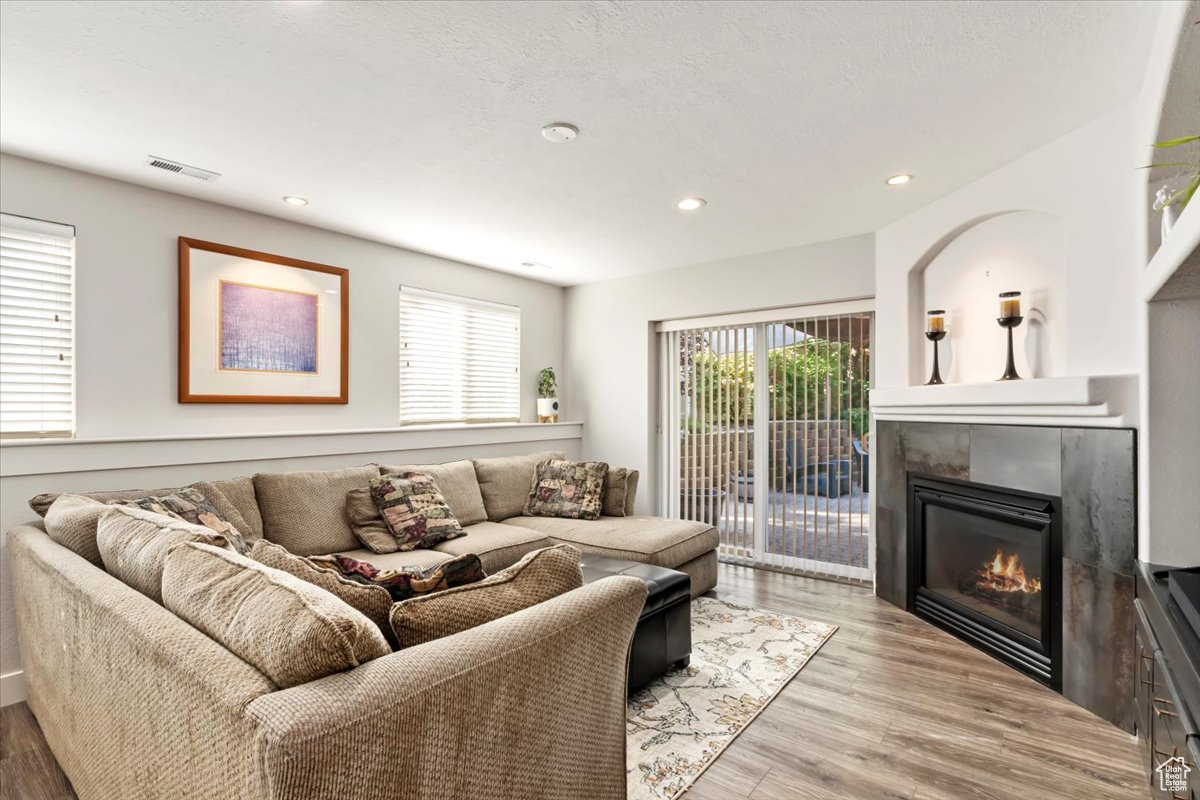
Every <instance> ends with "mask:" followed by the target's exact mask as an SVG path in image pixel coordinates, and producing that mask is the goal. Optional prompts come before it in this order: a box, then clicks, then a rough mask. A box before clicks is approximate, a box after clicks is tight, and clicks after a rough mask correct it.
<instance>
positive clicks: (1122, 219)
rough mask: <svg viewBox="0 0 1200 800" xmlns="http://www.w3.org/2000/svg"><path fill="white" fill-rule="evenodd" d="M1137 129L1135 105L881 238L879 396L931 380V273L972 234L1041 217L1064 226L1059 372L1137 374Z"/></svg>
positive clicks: (905, 220) (994, 175)
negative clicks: (1003, 217) (885, 389)
mask: <svg viewBox="0 0 1200 800" xmlns="http://www.w3.org/2000/svg"><path fill="white" fill-rule="evenodd" d="M1133 123H1134V112H1133V107H1132V105H1129V106H1125V107H1122V108H1119V109H1117V110H1115V111H1113V112H1111V113H1109V114H1106V115H1105V116H1103V117H1100V118H1099V119H1096V120H1094V121H1092V122H1090V123H1088V124H1087V125H1085V126H1083V127H1082V128H1079V129H1078V130H1075V131H1072V132H1071V133H1069V134H1067V135H1066V136H1063V137H1061V138H1060V139H1057V140H1055V141H1053V142H1051V143H1049V144H1047V145H1045V146H1044V147H1041V148H1039V149H1038V150H1035V151H1034V152H1032V153H1030V154H1029V155H1027V156H1024V157H1023V158H1020V159H1018V160H1017V161H1014V162H1013V163H1011V164H1009V165H1007V166H1005V167H1003V168H1001V169H998V170H996V171H995V172H992V173H990V174H988V175H986V176H984V177H983V178H980V179H979V180H977V181H975V182H973V183H970V184H968V185H967V186H964V187H963V188H961V189H959V190H957V191H955V192H952V193H950V194H949V195H946V196H945V197H942V198H941V199H939V200H937V201H935V202H933V203H931V204H929V205H928V206H925V207H924V208H922V209H920V210H919V211H917V212H915V213H913V214H910V215H909V216H907V217H904V218H903V219H901V220H899V221H897V222H894V223H892V224H891V225H889V226H887V227H885V228H883V229H881V230H880V231H879V232H878V233H877V234H876V255H877V257H876V270H875V281H876V296H877V298H878V301H877V302H878V316H877V321H876V325H877V331H878V344H877V347H876V351H875V353H874V358H875V365H876V383H875V385H876V386H881V387H882V386H889V387H890V386H907V385H912V384H919V383H923V382H924V381H925V379H926V377H927V376H925V375H924V374H923V373H924V370H925V363H926V362H925V358H926V355H925V350H926V349H927V348H928V342H926V341H925V338H924V337H923V336H922V335H921V326H922V325H923V322H924V313H925V311H926V308H925V307H924V303H923V301H922V298H921V291H920V287H921V273H922V270H923V269H925V268H926V267H927V266H928V265H929V263H930V262H931V261H932V260H933V259H934V258H935V257H936V256H937V255H938V254H939V253H941V252H944V250H945V249H947V248H948V247H950V246H951V244H952V243H953V242H954V240H955V239H957V238H958V237H959V236H961V235H963V234H964V233H966V232H968V231H970V230H971V229H972V228H973V227H974V226H976V225H978V224H980V223H983V222H985V221H987V220H989V219H991V218H993V217H997V216H998V215H1000V214H1005V213H1008V212H1012V211H1038V212H1042V213H1045V214H1050V215H1054V216H1057V217H1059V218H1061V219H1062V220H1063V221H1064V225H1065V247H1064V253H1063V264H1064V276H1063V279H1062V284H1061V285H1062V292H1061V294H1062V296H1063V298H1064V301H1065V302H1064V303H1062V304H1061V307H1059V308H1058V309H1057V310H1056V311H1055V313H1054V319H1053V320H1052V321H1048V322H1052V323H1053V324H1054V325H1055V326H1056V327H1057V329H1058V330H1059V331H1061V332H1062V334H1063V336H1062V341H1061V342H1060V343H1059V346H1060V347H1061V352H1062V356H1061V362H1062V363H1061V364H1056V365H1055V373H1056V374H1058V375H1120V374H1133V373H1136V372H1137V370H1138V364H1139V357H1138V356H1139V339H1138V333H1137V318H1138V314H1139V307H1138V302H1137V299H1136V289H1137V265H1139V264H1140V263H1143V262H1144V259H1143V257H1142V255H1141V253H1142V252H1143V249H1142V244H1141V238H1140V236H1139V234H1138V230H1139V226H1140V225H1141V224H1142V219H1143V208H1142V206H1141V203H1142V198H1141V194H1142V191H1141V190H1142V185H1143V182H1144V177H1143V176H1142V175H1141V174H1140V173H1139V172H1138V171H1137V169H1136V168H1137V166H1138V164H1137V154H1136V149H1135V148H1134V146H1133V144H1134V130H1135V129H1134V124H1133ZM985 256H986V253H985V252H983V251H977V252H976V253H975V257H977V258H983V257H985ZM964 266H966V264H965V263H964ZM1010 288H1012V289H1016V290H1021V289H1024V288H1026V287H1023V286H1012V287H1010ZM987 291H988V292H989V293H991V290H990V288H989V289H988V290H987ZM993 299H994V295H993ZM992 324H993V325H994V324H995V323H994V315H993V322H992ZM997 330H999V327H998V326H997ZM951 335H952V336H953V333H952V334H951ZM1056 360H1057V359H1056ZM1003 366H1004V365H1003V363H1001V364H999V365H998V369H999V370H1000V371H1002V370H1003Z"/></svg>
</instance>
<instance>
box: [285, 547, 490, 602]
mask: <svg viewBox="0 0 1200 800" xmlns="http://www.w3.org/2000/svg"><path fill="white" fill-rule="evenodd" d="M308 560H309V562H310V563H312V564H313V565H314V566H315V567H317V568H318V569H323V570H328V571H330V572H333V573H335V574H337V575H340V576H342V577H343V578H347V579H348V580H352V581H355V582H356V583H361V584H364V585H367V586H382V587H383V588H384V589H387V590H388V594H390V595H391V596H392V600H393V601H394V602H397V603H398V602H400V601H401V600H408V599H409V598H411V597H416V596H417V595H422V594H431V593H433V592H440V591H442V590H443V589H450V588H453V587H455V586H465V585H467V584H468V583H475V582H476V581H481V580H483V579H484V578H485V577H486V576H485V575H484V573H483V564H481V563H480V561H479V556H477V555H475V554H474V553H466V554H464V555H461V556H457V557H456V558H452V559H450V560H449V561H446V562H443V563H441V564H438V565H437V566H436V567H429V568H427V569H420V568H418V567H409V568H407V569H379V568H378V567H376V566H375V565H374V564H370V563H368V562H366V561H359V560H358V559H355V558H351V557H350V556H346V555H342V554H341V553H334V554H333V555H331V556H312V557H311V558H309V559H308Z"/></svg>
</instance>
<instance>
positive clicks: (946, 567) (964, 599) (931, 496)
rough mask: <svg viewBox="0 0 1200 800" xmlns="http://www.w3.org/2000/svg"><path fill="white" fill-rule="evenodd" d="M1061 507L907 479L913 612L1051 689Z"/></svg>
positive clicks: (1057, 640) (1049, 500) (1056, 649)
mask: <svg viewBox="0 0 1200 800" xmlns="http://www.w3.org/2000/svg"><path fill="white" fill-rule="evenodd" d="M1058 506H1059V500H1058V498H1055V497H1048V496H1044V495H1034V494H1030V493H1025V492H1017V491H1014V490H1008V489H999V488H996V487H992V486H987V485H984V484H978V483H970V482H966V481H951V480H945V479H938V478H932V477H926V476H917V475H910V476H909V515H908V522H909V540H908V544H909V547H910V550H909V599H908V603H909V606H908V607H909V610H911V611H912V612H913V613H914V614H916V615H917V616H919V617H922V618H924V619H926V620H928V621H929V622H931V623H933V624H934V625H937V626H938V627H941V628H944V629H945V630H947V631H949V632H950V633H952V634H954V635H955V636H957V637H959V638H960V639H963V640H964V641H967V642H969V643H971V644H973V645H975V646H976V647H978V648H980V649H982V650H984V651H986V652H988V653H991V654H992V655H994V656H995V657H996V658H998V659H1000V660H1001V661H1004V662H1007V663H1008V664H1011V665H1012V666H1014V667H1016V668H1017V669H1020V670H1022V671H1023V672H1026V673H1028V674H1029V675H1031V676H1033V677H1034V678H1037V679H1038V680H1040V681H1042V682H1043V683H1046V684H1047V685H1049V686H1050V687H1052V688H1055V689H1057V688H1058V687H1059V686H1060V681H1061V675H1062V672H1061V659H1060V651H1061V642H1062V626H1061V619H1060V617H1061V603H1062V599H1061V587H1060V583H1061V581H1060V580H1059V577H1058V576H1059V575H1060V574H1061V572H1062V563H1061V552H1062V544H1061V542H1060V540H1059V528H1058V521H1057V519H1058V513H1059V512H1058Z"/></svg>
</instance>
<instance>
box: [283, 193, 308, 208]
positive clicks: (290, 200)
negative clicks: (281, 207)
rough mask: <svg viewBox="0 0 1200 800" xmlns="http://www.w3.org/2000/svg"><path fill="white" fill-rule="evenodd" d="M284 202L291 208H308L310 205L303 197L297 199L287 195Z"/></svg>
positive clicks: (294, 196) (292, 195)
mask: <svg viewBox="0 0 1200 800" xmlns="http://www.w3.org/2000/svg"><path fill="white" fill-rule="evenodd" d="M283 202H285V203H287V204H288V205H289V206H306V205H308V201H307V200H305V199H304V198H303V197H297V196H296V195H294V194H285V195H284V196H283Z"/></svg>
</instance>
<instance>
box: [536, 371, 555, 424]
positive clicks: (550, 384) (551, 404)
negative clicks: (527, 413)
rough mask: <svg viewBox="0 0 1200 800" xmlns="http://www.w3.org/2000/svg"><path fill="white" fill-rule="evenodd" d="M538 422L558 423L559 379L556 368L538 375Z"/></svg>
mask: <svg viewBox="0 0 1200 800" xmlns="http://www.w3.org/2000/svg"><path fill="white" fill-rule="evenodd" d="M537 413H538V422H558V379H557V378H556V377H555V376H554V367H545V368H543V369H542V371H541V372H539V373H538V401H537Z"/></svg>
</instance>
